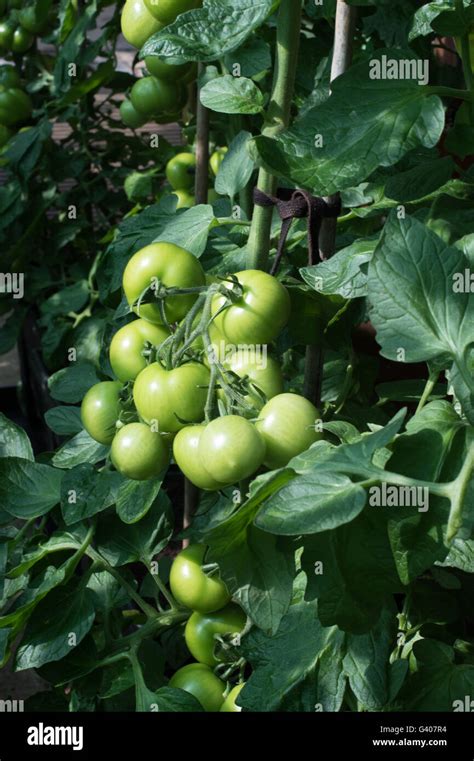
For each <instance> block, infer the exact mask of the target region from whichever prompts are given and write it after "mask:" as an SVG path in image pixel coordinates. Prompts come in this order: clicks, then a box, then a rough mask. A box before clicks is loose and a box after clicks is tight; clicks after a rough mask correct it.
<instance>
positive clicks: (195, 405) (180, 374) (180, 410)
mask: <svg viewBox="0 0 474 761" xmlns="http://www.w3.org/2000/svg"><path fill="white" fill-rule="evenodd" d="M209 380H210V374H209V370H208V368H207V367H204V365H200V364H199V363H198V362H187V363H186V364H185V365H181V367H176V368H175V369H174V370H165V369H164V368H163V367H162V366H161V365H160V364H158V362H153V364H151V365H148V367H146V368H145V370H142V372H141V373H140V375H138V377H137V379H136V381H135V385H134V387H133V399H134V402H135V407H136V408H137V411H138V414H139V415H140V417H141V418H142V419H143V420H145V421H146V422H147V423H149V424H151V423H152V422H154V421H156V422H157V424H158V427H159V429H160V431H161V432H162V433H176V431H179V430H180V429H181V428H183V427H184V426H185V425H186V423H197V422H199V421H201V420H202V419H203V417H204V407H205V405H206V399H207V386H208V385H209Z"/></svg>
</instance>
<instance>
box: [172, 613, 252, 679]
mask: <svg viewBox="0 0 474 761" xmlns="http://www.w3.org/2000/svg"><path fill="white" fill-rule="evenodd" d="M246 621H247V616H246V615H245V613H244V612H243V610H242V608H240V607H239V606H238V605H234V603H229V604H228V605H226V607H225V608H221V610H218V611H216V612H214V613H198V612H195V613H193V614H192V616H191V617H190V618H189V619H188V621H187V623H186V627H185V629H184V639H185V640H186V644H187V646H188V650H189V652H190V653H191V655H192V656H193V658H196V660H197V661H199V662H200V663H205V664H206V665H207V666H212V667H214V666H217V664H218V663H219V660H218V659H217V658H216V657H215V655H214V649H215V646H216V639H215V635H216V634H221V635H222V634H240V632H241V631H242V630H243V628H244V626H245V623H246Z"/></svg>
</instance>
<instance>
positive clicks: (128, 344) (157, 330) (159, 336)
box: [109, 320, 169, 383]
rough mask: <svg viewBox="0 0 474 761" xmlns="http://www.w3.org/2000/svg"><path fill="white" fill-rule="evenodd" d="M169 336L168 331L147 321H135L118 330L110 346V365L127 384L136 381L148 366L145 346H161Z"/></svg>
mask: <svg viewBox="0 0 474 761" xmlns="http://www.w3.org/2000/svg"><path fill="white" fill-rule="evenodd" d="M168 336H169V332H168V329H167V328H165V327H163V326H162V325H153V323H151V322H147V321H146V320H134V322H129V323H128V325H124V327H123V328H120V330H118V331H117V332H116V333H115V335H114V337H113V338H112V342H111V344H110V355H109V356H110V364H111V366H112V370H113V371H114V374H115V375H116V376H117V378H118V379H119V380H120V381H122V382H123V383H126V382H127V381H132V380H135V378H136V377H137V375H138V374H139V373H141V371H142V370H144V369H145V367H146V366H147V361H146V359H145V357H144V356H143V354H142V352H143V349H144V348H145V344H146V343H149V344H151V345H152V346H161V344H162V343H163V341H165V340H166V339H167V338H168Z"/></svg>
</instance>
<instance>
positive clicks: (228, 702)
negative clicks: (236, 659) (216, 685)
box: [221, 682, 245, 713]
mask: <svg viewBox="0 0 474 761" xmlns="http://www.w3.org/2000/svg"><path fill="white" fill-rule="evenodd" d="M244 687H245V682H242V684H238V685H236V686H235V687H233V688H232V689H231V691H230V692H229V694H228V695H227V697H226V699H225V700H224V702H223V703H222V705H221V711H223V712H224V713H240V711H241V710H242V708H241V707H240V706H239V705H237V703H236V702H235V701H236V699H237V698H238V697H239V695H240V693H241V691H242V689H243V688H244Z"/></svg>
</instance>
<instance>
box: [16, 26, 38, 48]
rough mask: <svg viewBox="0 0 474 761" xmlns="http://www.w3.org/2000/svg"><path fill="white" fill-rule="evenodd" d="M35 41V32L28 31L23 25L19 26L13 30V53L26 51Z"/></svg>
mask: <svg viewBox="0 0 474 761" xmlns="http://www.w3.org/2000/svg"><path fill="white" fill-rule="evenodd" d="M34 41H35V36H34V34H31V32H27V31H26V29H23V27H22V26H17V27H16V29H15V31H14V32H13V37H12V42H11V50H12V52H13V53H26V51H27V50H29V49H30V48H31V46H32V45H33V43H34Z"/></svg>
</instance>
